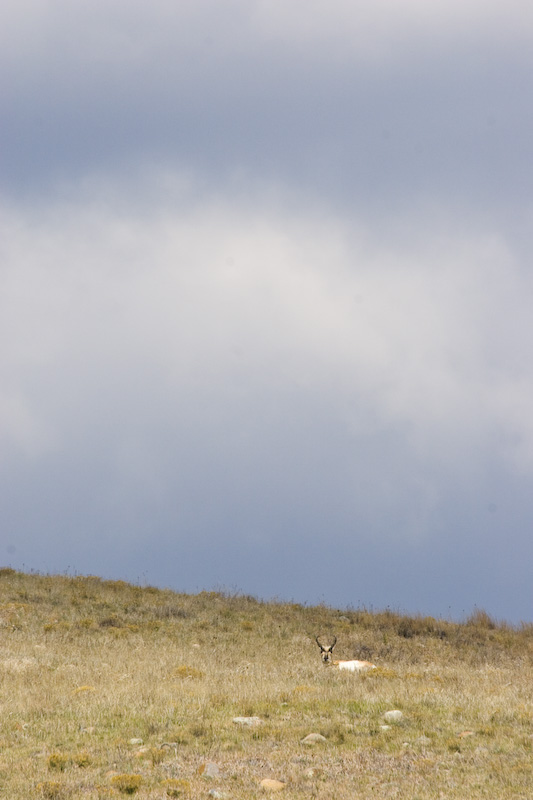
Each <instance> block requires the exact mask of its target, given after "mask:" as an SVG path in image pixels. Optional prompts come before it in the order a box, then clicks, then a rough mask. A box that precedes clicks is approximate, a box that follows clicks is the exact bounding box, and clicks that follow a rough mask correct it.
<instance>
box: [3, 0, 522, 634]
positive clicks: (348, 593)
mask: <svg viewBox="0 0 533 800" xmlns="http://www.w3.org/2000/svg"><path fill="white" fill-rule="evenodd" d="M430 5H431V8H429V6H428V4H427V3H420V2H415V1H414V0H413V1H412V2H409V1H408V0H402V2H377V3H372V4H371V6H368V4H360V3H355V4H354V3H348V2H344V1H343V0H335V1H334V2H333V3H328V5H327V6H326V5H325V4H324V3H322V2H319V0H313V1H312V2H310V3H306V4H305V9H304V8H303V6H302V5H301V4H300V3H298V2H294V3H278V2H270V3H262V2H259V0H258V1H257V2H252V3H244V2H240V1H239V2H237V0H235V2H228V3H216V4H215V3H213V2H211V1H210V0H205V1H203V2H196V3H194V4H193V3H189V2H185V3H180V4H175V3H167V2H163V0H157V2H155V3H152V4H150V6H147V5H146V4H144V3H132V2H128V3H125V2H116V3H112V4H108V3H107V4H104V3H99V2H96V3H79V4H77V5H76V8H73V7H71V6H69V5H68V4H64V3H55V4H48V3H41V2H38V1H37V0H31V2H29V3H28V4H26V5H24V4H23V5H20V4H15V3H12V2H7V3H5V4H4V5H3V7H2V10H1V12H0V17H1V21H2V24H1V25H0V66H1V69H0V90H1V95H0V102H1V108H0V110H1V113H2V118H3V120H4V121H5V124H4V133H3V147H2V153H1V154H0V179H1V181H2V183H1V187H2V188H1V193H0V197H1V205H0V214H1V226H2V233H1V239H0V375H1V383H0V442H1V452H0V476H1V504H0V506H1V511H0V526H1V528H0V530H1V535H0V558H2V559H4V560H6V561H9V562H10V563H13V564H14V565H15V566H22V565H25V566H27V567H28V568H35V569H41V570H63V569H71V570H78V571H81V572H96V573H99V574H103V575H115V576H120V577H127V578H129V579H138V578H142V579H143V580H144V579H146V580H149V581H151V582H153V583H160V584H161V583H164V584H168V585H171V586H174V587H176V588H185V589H195V588H205V587H210V586H215V585H220V586H235V587H237V588H239V589H242V590H244V591H247V592H251V593H255V594H259V595H261V596H272V595H280V596H284V597H294V598H295V599H299V600H303V601H308V602H312V601H315V600H317V599H324V600H326V602H332V603H338V604H340V605H342V604H345V605H346V604H350V603H366V604H373V605H375V606H378V607H383V606H385V605H391V606H394V607H404V608H407V609H408V610H414V611H421V612H423V613H435V614H441V613H442V614H447V613H453V614H455V615H460V614H461V613H462V612H463V611H465V610H466V611H469V610H470V609H471V608H472V606H473V605H475V604H477V605H481V606H486V607H487V609H488V610H489V611H491V612H493V613H495V614H497V615H502V616H507V617H509V618H512V619H514V620H519V619H521V618H530V617H531V602H532V600H533V597H532V596H531V590H530V588H529V584H530V579H529V575H528V570H527V564H528V563H530V562H531V556H532V555H533V553H532V552H531V543H530V542H529V539H528V530H529V528H530V523H531V501H530V499H529V498H530V494H531V493H530V483H531V477H532V471H533V415H532V412H531V408H532V407H533V404H532V400H533V375H532V367H531V364H532V363H533V362H532V359H531V341H532V340H533V339H532V335H531V334H532V332H533V331H532V324H531V321H530V317H531V315H530V307H531V302H530V301H531V295H532V285H531V284H532V278H531V269H530V265H529V253H530V249H531V243H532V241H531V220H532V208H533V205H532V199H531V191H530V186H531V181H530V180H529V176H528V170H529V164H530V163H531V155H532V154H531V141H533V136H532V134H533V131H532V122H533V120H532V118H531V114H530V112H529V108H530V102H529V99H528V98H529V93H530V86H529V81H528V75H529V74H530V70H531V52H533V51H532V50H531V36H532V33H531V32H532V31H533V27H532V26H531V24H530V23H531V22H532V19H531V17H532V15H533V11H532V10H530V5H529V4H527V3H525V2H520V1H519V0H514V1H513V2H511V3H508V4H506V7H505V13H503V10H502V7H501V4H498V3H491V2H488V3H487V2H484V3H481V2H477V0H476V1H475V2H474V0H470V1H468V2H461V3H459V2H457V3H456V2H440V1H439V2H435V3H432V4H430ZM30 11H31V13H29V12H30ZM526 100H527V101H526Z"/></svg>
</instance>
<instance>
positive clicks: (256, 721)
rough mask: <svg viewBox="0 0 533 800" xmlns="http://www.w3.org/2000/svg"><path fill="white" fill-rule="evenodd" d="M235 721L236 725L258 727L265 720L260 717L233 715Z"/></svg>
mask: <svg viewBox="0 0 533 800" xmlns="http://www.w3.org/2000/svg"><path fill="white" fill-rule="evenodd" d="M233 722H234V723H235V725H243V726H244V727H248V728H256V727H257V726H258V725H262V724H263V720H262V719H260V718H259V717H233Z"/></svg>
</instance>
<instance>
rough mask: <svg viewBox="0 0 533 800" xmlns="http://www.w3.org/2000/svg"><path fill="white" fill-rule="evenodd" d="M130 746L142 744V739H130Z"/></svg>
mask: <svg viewBox="0 0 533 800" xmlns="http://www.w3.org/2000/svg"><path fill="white" fill-rule="evenodd" d="M130 744H144V742H143V740H142V739H130Z"/></svg>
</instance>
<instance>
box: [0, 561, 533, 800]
mask: <svg viewBox="0 0 533 800" xmlns="http://www.w3.org/2000/svg"><path fill="white" fill-rule="evenodd" d="M317 634H318V635H321V636H329V635H333V634H334V635H336V636H337V639H338V643H337V647H336V656H337V657H338V658H362V659H370V660H372V661H373V662H374V663H375V664H377V665H378V669H377V670H375V671H374V672H372V673H369V674H364V675H358V674H355V675H354V674H351V673H341V672H338V671H337V670H335V668H333V667H326V666H324V665H323V664H322V663H321V661H320V657H319V651H318V647H317V645H316V643H315V641H314V638H315V636H316V635H317ZM532 665H533V627H531V626H529V625H522V626H520V627H511V626H507V625H504V624H498V623H495V622H494V621H493V620H492V619H491V618H490V617H489V616H488V615H487V614H485V613H484V612H482V611H478V612H476V613H474V614H472V616H471V617H470V618H469V619H468V620H466V621H465V622H463V623H461V624H458V623H452V622H446V621H442V620H435V619H433V618H422V617H414V618H413V617H407V616H402V615H400V614H396V613H393V612H382V613H371V612H369V611H366V610H342V611H338V610H335V609H332V608H327V607H325V606H318V607H306V606H302V605H296V604H290V603H282V602H279V603H263V602H260V601H258V600H256V599H254V598H251V597H245V596H238V595H236V596H232V595H229V594H225V593H223V592H221V593H218V592H202V593H200V594H197V595H185V594H176V593H174V592H171V591H167V590H164V591H162V590H158V589H154V588H152V587H139V586H134V585H130V584H127V583H123V582H120V581H118V582H114V581H103V580H100V579H99V578H97V577H92V576H90V577H69V576H43V575H36V574H32V575H26V574H22V573H18V572H15V571H13V570H11V569H9V568H3V569H1V570H0V797H5V798H9V800H27V799H28V798H40V797H43V798H85V800H100V798H113V797H114V798H120V797H126V796H128V795H130V796H134V797H136V798H139V799H141V798H152V799H153V800H155V798H160V799H161V800H163V798H167V797H183V798H187V797H191V798H193V797H194V798H209V797H214V798H216V797H218V798H228V799H231V798H235V799H236V800H237V799H238V798H247V800H248V799H253V798H259V797H265V796H267V795H268V794H269V793H272V792H273V791H274V788H278V789H280V785H281V784H282V788H281V789H280V792H279V797H280V798H282V797H284V798H323V799H324V800H326V798H328V800H329V799H330V798H336V799H337V800H345V798H346V799H348V798H350V799H352V798H410V799H411V798H412V800H415V798H418V799H419V800H425V798H446V799H449V800H455V799H456V798H457V799H458V798H461V800H464V798H469V799H470V800H473V799H474V798H491V800H495V798H497V800H507V799H508V798H513V799H514V798H531V797H533V698H532V692H533V668H532ZM389 710H400V711H402V713H403V716H402V718H401V720H400V721H399V722H396V723H394V722H393V723H391V724H389V726H388V727H384V726H385V725H386V723H385V720H384V714H385V712H387V711H389ZM238 716H241V717H242V716H255V717H258V718H259V719H260V720H261V724H258V725H257V726H246V725H239V724H236V723H235V722H234V721H233V719H234V717H238ZM310 733H319V734H322V736H323V737H325V740H324V741H319V742H316V743H314V744H311V745H308V744H305V743H302V739H304V737H305V736H307V735H308V734H310ZM213 764H214V765H215V766H212V765H213ZM264 779H272V780H274V781H279V782H281V783H271V784H270V785H269V784H266V785H264V786H261V785H260V784H261V781H263V780H264ZM269 787H270V788H269Z"/></svg>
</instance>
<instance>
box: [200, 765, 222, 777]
mask: <svg viewBox="0 0 533 800" xmlns="http://www.w3.org/2000/svg"><path fill="white" fill-rule="evenodd" d="M198 775H201V776H202V777H203V778H220V776H221V775H222V770H221V769H220V767H219V766H218V764H215V763H214V761H207V762H206V763H205V764H200V766H199V767H198Z"/></svg>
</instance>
